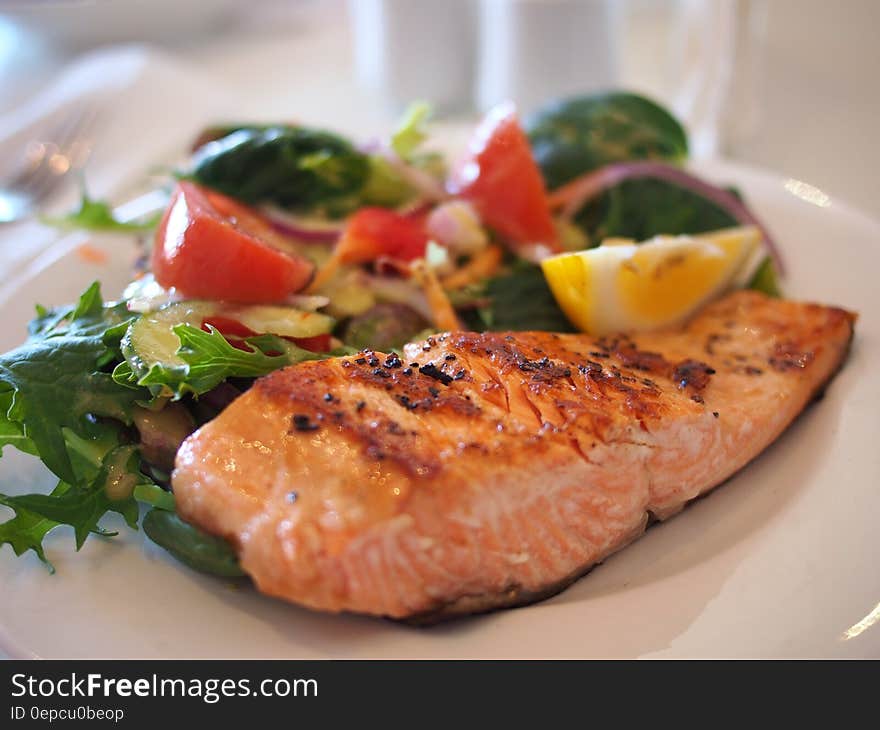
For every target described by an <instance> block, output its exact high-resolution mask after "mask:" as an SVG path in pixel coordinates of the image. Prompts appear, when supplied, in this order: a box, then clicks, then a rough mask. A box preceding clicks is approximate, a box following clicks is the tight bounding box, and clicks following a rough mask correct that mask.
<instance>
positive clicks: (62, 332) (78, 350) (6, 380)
mask: <svg viewBox="0 0 880 730" xmlns="http://www.w3.org/2000/svg"><path fill="white" fill-rule="evenodd" d="M132 319H133V317H132V315H130V314H129V313H128V311H127V310H126V308H125V306H124V305H119V304H115V305H105V304H104V302H103V300H102V298H101V292H100V288H99V287H98V285H97V284H93V285H92V286H90V287H89V288H88V289H87V290H86V291H85V292H84V293H83V295H82V296H81V297H80V298H79V301H78V302H77V303H76V304H75V305H74V306H71V307H62V308H58V309H51V310H50V309H46V308H43V307H38V308H37V317H36V318H35V319H34V320H33V322H31V325H30V327H29V332H30V337H29V338H28V340H27V341H26V342H25V343H24V344H23V345H21V346H20V347H18V348H16V349H15V350H12V351H11V352H8V353H5V354H4V355H2V356H0V409H2V417H0V446H2V445H5V444H10V445H13V446H15V447H17V448H19V449H20V450H21V451H24V452H25V453H29V454H33V455H35V456H39V458H40V460H41V461H42V462H43V463H44V464H45V465H46V466H47V467H49V469H50V470H51V471H52V472H54V473H55V475H56V476H57V477H59V479H60V482H59V484H58V486H57V487H56V489H55V490H54V491H53V492H52V493H51V494H26V495H18V496H9V495H6V494H0V504H3V505H5V506H7V507H10V508H12V509H13V510H14V511H15V515H14V516H13V517H12V518H11V519H9V520H7V521H6V522H4V523H2V524H0V545H2V544H4V543H8V544H10V545H11V546H12V548H13V550H14V551H15V552H16V554H21V553H22V552H23V551H25V550H33V551H34V552H35V553H36V554H37V555H38V557H39V558H40V559H41V560H43V561H44V562H47V561H46V557H45V555H44V553H43V549H42V540H43V538H44V537H45V536H46V534H48V532H49V531H50V530H52V529H54V528H55V527H57V526H58V525H70V526H71V527H73V530H74V535H75V537H76V545H77V548H79V547H81V546H82V544H83V542H84V541H85V539H86V537H87V536H88V534H89V533H90V532H95V533H99V534H109V533H106V532H105V531H104V530H103V529H102V528H101V527H100V526H99V522H100V520H101V518H102V517H103V516H104V515H105V514H106V513H107V512H118V513H119V514H121V515H122V516H123V518H124V519H125V520H126V521H127V522H128V524H129V525H131V526H133V527H134V526H136V524H137V517H138V514H137V505H136V503H135V502H134V500H133V499H132V496H131V492H132V489H133V487H134V485H135V484H137V483H139V482H145V481H148V480H147V478H146V477H144V476H143V475H141V474H140V469H139V466H140V460H139V457H138V455H137V449H136V447H135V446H133V445H132V444H131V443H130V441H131V434H130V430H129V428H128V425H127V424H128V423H129V422H130V415H131V410H132V408H134V406H135V404H136V402H137V401H138V400H139V399H142V398H145V397H148V395H149V393H148V391H146V390H145V389H143V388H139V389H138V388H128V387H122V386H120V385H118V384H117V383H116V382H114V380H113V379H112V377H111V376H110V374H109V372H107V370H108V369H109V368H111V367H112V366H113V364H114V363H115V362H118V361H120V360H121V359H122V355H121V352H120V350H119V342H120V339H121V337H122V334H123V332H124V331H125V329H126V327H127V326H128V324H129V322H130V321H132ZM47 565H48V562H47ZM49 567H50V569H51V566H49Z"/></svg>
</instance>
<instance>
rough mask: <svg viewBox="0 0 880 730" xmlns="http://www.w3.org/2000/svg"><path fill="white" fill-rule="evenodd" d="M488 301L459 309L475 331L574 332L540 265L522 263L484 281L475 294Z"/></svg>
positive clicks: (468, 324)
mask: <svg viewBox="0 0 880 730" xmlns="http://www.w3.org/2000/svg"><path fill="white" fill-rule="evenodd" d="M476 295H477V296H479V297H483V298H485V299H488V304H486V305H485V306H483V307H481V308H479V309H477V310H470V311H464V312H461V314H462V316H463V319H464V320H465V323H466V324H467V326H469V327H470V328H472V329H476V330H489V331H493V332H502V331H514V332H525V331H541V332H574V329H572V326H571V323H570V322H569V321H568V319H567V318H566V316H565V315H564V314H563V313H562V310H561V309H560V308H559V305H558V304H557V303H556V299H555V298H554V297H553V292H551V291H550V287H549V286H548V285H547V280H546V279H545V278H544V273H543V272H542V271H541V268H540V267H538V266H534V265H533V264H527V263H525V262H518V263H516V264H515V265H514V266H513V267H512V268H511V270H510V271H508V272H506V273H504V274H500V275H499V276H496V277H493V278H491V279H489V280H487V281H486V282H485V284H484V285H483V287H482V291H481V292H479V293H477V294H476Z"/></svg>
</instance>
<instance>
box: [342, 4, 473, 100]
mask: <svg viewBox="0 0 880 730" xmlns="http://www.w3.org/2000/svg"><path fill="white" fill-rule="evenodd" d="M348 7H349V16H350V19H351V24H352V29H353V40H354V56H355V70H356V73H357V76H358V79H359V80H360V82H361V83H362V84H363V85H364V86H365V87H366V88H367V89H369V90H370V91H371V92H373V93H376V94H377V95H378V96H379V97H380V98H381V99H382V100H383V101H384V102H385V103H386V104H387V105H388V106H389V107H390V108H391V110H392V111H393V112H394V113H399V112H400V111H401V110H402V109H403V108H404V107H405V106H406V105H407V104H408V103H409V102H411V101H413V100H415V99H423V100H425V101H428V102H430V103H431V104H432V105H433V107H434V110H435V112H437V113H438V114H439V115H441V116H442V115H444V114H455V113H462V112H468V111H469V110H470V109H471V102H472V90H473V84H474V65H475V62H474V59H475V51H476V36H475V28H476V20H475V18H476V9H477V8H476V0H444V1H443V2H437V1H436V0H349V4H348Z"/></svg>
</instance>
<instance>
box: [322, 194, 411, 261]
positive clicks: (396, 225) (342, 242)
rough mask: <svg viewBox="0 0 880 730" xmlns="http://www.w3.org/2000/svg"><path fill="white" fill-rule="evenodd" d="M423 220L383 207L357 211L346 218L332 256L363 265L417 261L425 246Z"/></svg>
mask: <svg viewBox="0 0 880 730" xmlns="http://www.w3.org/2000/svg"><path fill="white" fill-rule="evenodd" d="M424 218H425V217H424V216H421V217H418V216H405V215H401V214H400V213H395V212H394V211H393V210H388V209H387V208H361V209H360V210H358V211H357V212H355V213H354V214H352V216H351V217H350V218H349V219H348V222H347V223H346V225H345V231H344V232H343V234H342V237H341V238H340V239H339V243H338V244H337V249H336V255H337V256H338V257H339V259H340V261H341V262H342V263H347V264H363V263H368V262H370V261H376V260H377V259H380V258H389V259H394V260H396V261H412V260H414V259H418V258H421V257H422V256H424V255H425V249H426V248H427V246H428V234H427V232H426V231H425V220H424Z"/></svg>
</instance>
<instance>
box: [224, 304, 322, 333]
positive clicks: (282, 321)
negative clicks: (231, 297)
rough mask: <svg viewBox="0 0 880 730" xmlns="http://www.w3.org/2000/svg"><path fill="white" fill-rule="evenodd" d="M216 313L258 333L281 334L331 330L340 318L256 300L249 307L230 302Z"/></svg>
mask: <svg viewBox="0 0 880 730" xmlns="http://www.w3.org/2000/svg"><path fill="white" fill-rule="evenodd" d="M215 314H217V315H218V316H223V317H229V318H230V319H234V320H237V321H238V322H241V323H242V324H243V325H244V326H245V327H247V328H248V329H249V330H253V331H254V332H256V333H257V334H261V335H262V334H268V335H280V336H281V337H316V336H317V335H324V334H327V333H328V332H330V331H331V330H332V329H333V325H334V324H336V321H335V320H334V319H333V318H332V317H328V316H327V315H326V314H320V313H318V312H306V311H303V310H301V309H294V308H293V307H278V306H273V305H268V304H253V305H249V306H246V307H233V306H231V305H227V306H225V307H223V308H222V309H220V310H219V311H217V312H215Z"/></svg>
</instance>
